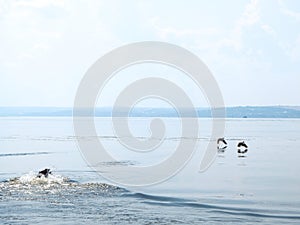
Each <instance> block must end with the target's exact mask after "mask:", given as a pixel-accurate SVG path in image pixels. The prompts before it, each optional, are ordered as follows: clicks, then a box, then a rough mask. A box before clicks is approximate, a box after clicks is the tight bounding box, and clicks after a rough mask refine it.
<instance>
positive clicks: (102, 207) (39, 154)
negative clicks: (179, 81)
mask: <svg viewBox="0 0 300 225" xmlns="http://www.w3.org/2000/svg"><path fill="white" fill-rule="evenodd" d="M149 121H150V119H148V118H136V119H135V118H132V119H131V121H130V128H131V131H132V132H133V134H134V135H136V136H138V137H139V138H145V137H147V136H149V130H148V127H149V126H148V125H149ZM164 121H165V124H166V129H167V134H166V137H165V140H164V143H163V144H162V145H161V148H160V149H158V151H157V152H151V153H148V154H147V155H145V154H146V153H144V154H142V155H141V154H138V153H128V152H126V151H125V149H123V148H122V147H120V146H119V142H118V139H117V138H116V137H115V136H114V134H113V130H112V127H111V123H110V121H109V119H107V118H97V119H96V126H97V131H98V134H99V138H100V139H101V141H102V142H103V143H104V144H105V146H107V147H108V148H109V149H111V154H112V155H114V156H115V157H116V158H118V160H119V161H120V163H122V164H124V165H126V164H128V165H133V164H137V165H151V164H153V163H157V162H160V161H161V160H164V159H165V158H167V157H168V156H170V154H172V152H173V150H174V149H175V148H176V145H177V144H178V142H179V141H180V140H181V139H182V138H190V137H182V136H181V134H180V131H179V127H180V126H179V125H180V123H179V120H178V119H175V118H170V119H167V118H164ZM199 122H200V134H199V136H200V138H198V139H197V140H198V141H199V146H198V149H197V150H196V152H195V154H194V155H193V158H192V159H191V161H190V162H189V163H188V164H187V166H186V167H185V168H184V169H183V170H182V171H181V172H180V173H178V174H177V175H176V176H174V177H172V178H171V179H169V180H167V181H165V182H163V183H160V184H158V185H153V186H148V187H140V188H136V187H135V188H132V187H123V186H121V185H116V184H113V183H112V182H110V181H108V180H105V179H104V178H103V177H101V176H100V175H99V174H97V173H95V172H93V170H92V169H91V168H89V167H88V166H87V164H86V162H85V161H84V160H83V158H82V156H81V153H80V151H79V150H78V148H77V145H76V139H75V137H74V133H73V127H72V119H71V118H0V127H1V129H0V224H45V223H46V224H152V223H157V224H199V223H204V224H224V223H227V224H241V223H243V224H254V223H258V222H260V223H262V224H282V223H285V224H299V223H300V176H299V172H300V163H299V162H300V151H299V150H298V146H300V120H289V119H282V120H278V119H240V120H239V119H230V120H227V123H226V133H225V136H226V139H227V141H228V143H229V146H228V148H227V149H226V151H225V152H224V153H219V154H218V156H217V157H216V160H215V162H214V164H213V165H212V166H211V167H210V168H209V169H208V170H207V171H206V172H204V173H199V172H198V171H199V165H200V161H201V158H202V156H203V152H204V150H203V149H205V147H206V145H207V144H208V142H209V141H210V125H211V124H210V121H209V120H205V119H200V120H199ZM239 140H246V142H247V143H248V145H249V152H248V154H247V157H244V158H239V157H237V152H236V143H237V142H238V141H239ZM107 166H114V165H112V164H108V165H107ZM45 167H50V168H52V170H53V176H50V177H49V179H36V178H35V174H36V172H37V171H38V170H39V169H43V168H45Z"/></svg>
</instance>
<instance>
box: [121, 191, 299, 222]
mask: <svg viewBox="0 0 300 225" xmlns="http://www.w3.org/2000/svg"><path fill="white" fill-rule="evenodd" d="M122 196H125V197H134V198H139V199H142V200H143V201H142V202H143V203H145V204H149V205H156V206H163V207H184V208H186V207H189V208H194V209H197V208H198V209H204V210H208V211H209V212H211V213H222V214H230V215H233V216H246V217H255V218H272V219H288V220H299V221H300V216H299V213H300V212H298V211H284V210H276V209H257V208H245V207H240V206H239V207H232V206H225V205H224V204H223V205H216V204H206V203H199V202H198V201H194V200H189V199H184V198H175V197H166V196H155V195H148V194H143V193H126V194H123V195H122ZM149 200H150V201H149ZM224 203H225V204H226V200H224Z"/></svg>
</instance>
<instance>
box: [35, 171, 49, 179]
mask: <svg viewBox="0 0 300 225" xmlns="http://www.w3.org/2000/svg"><path fill="white" fill-rule="evenodd" d="M49 174H51V171H50V169H44V170H41V171H39V173H38V175H37V177H38V178H41V177H45V178H47V177H48V176H49Z"/></svg>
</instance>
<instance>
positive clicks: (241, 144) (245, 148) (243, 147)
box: [237, 141, 248, 154]
mask: <svg viewBox="0 0 300 225" xmlns="http://www.w3.org/2000/svg"><path fill="white" fill-rule="evenodd" d="M237 149H238V153H239V154H245V153H246V152H248V145H247V144H246V143H245V142H244V141H241V142H239V143H238V144H237Z"/></svg>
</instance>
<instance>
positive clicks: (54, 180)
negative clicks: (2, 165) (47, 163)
mask: <svg viewBox="0 0 300 225" xmlns="http://www.w3.org/2000/svg"><path fill="white" fill-rule="evenodd" d="M18 180H19V182H20V183H22V184H63V183H64V182H65V181H67V179H66V178H65V177H63V176H60V175H53V174H49V175H48V177H44V176H42V177H40V178H39V177H37V175H36V173H34V172H32V171H31V172H29V173H28V174H24V175H22V176H21V177H20V178H19V179H18Z"/></svg>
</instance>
